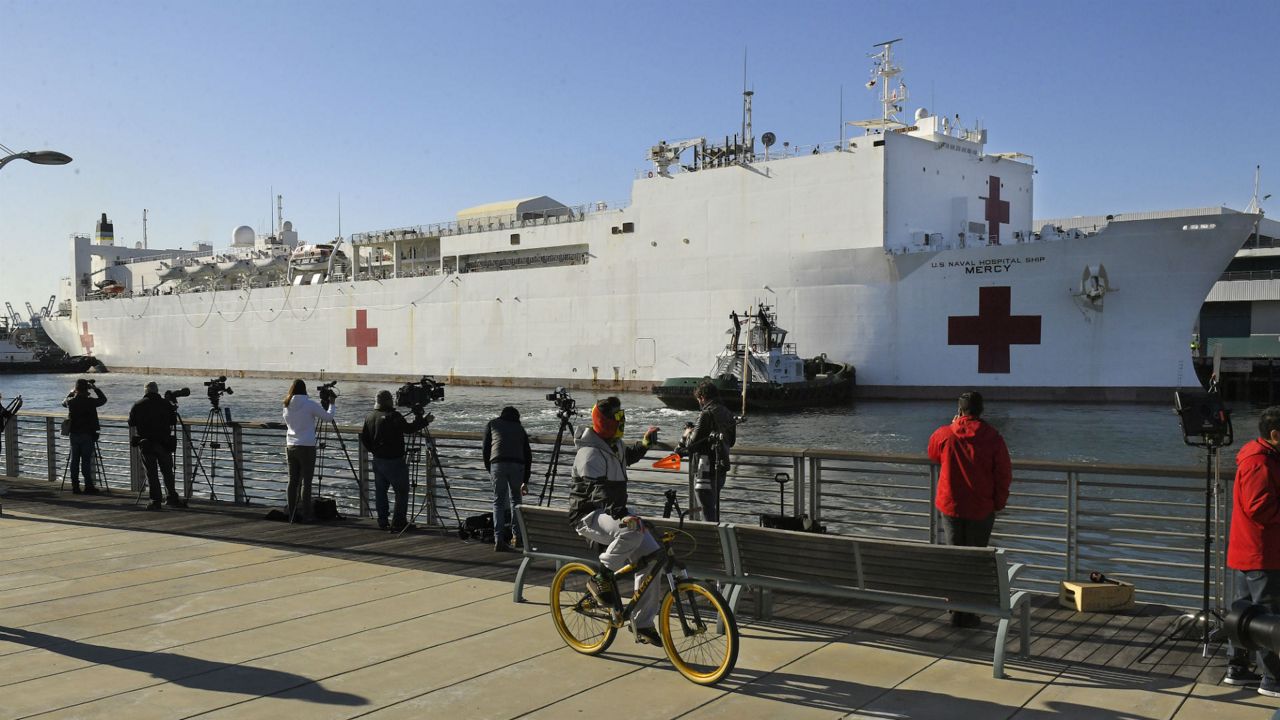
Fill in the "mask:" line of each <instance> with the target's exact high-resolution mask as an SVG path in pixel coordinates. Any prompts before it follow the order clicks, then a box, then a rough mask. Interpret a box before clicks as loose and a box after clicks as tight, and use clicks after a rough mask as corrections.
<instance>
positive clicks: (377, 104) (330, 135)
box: [0, 0, 1280, 304]
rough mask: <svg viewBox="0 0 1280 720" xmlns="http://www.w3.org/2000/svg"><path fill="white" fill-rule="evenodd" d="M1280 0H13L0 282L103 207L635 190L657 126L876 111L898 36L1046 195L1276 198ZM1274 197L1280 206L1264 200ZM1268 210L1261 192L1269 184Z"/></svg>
mask: <svg viewBox="0 0 1280 720" xmlns="http://www.w3.org/2000/svg"><path fill="white" fill-rule="evenodd" d="M1277 28H1280V3H1277V2H1275V1H1274V0H1271V1H1267V2H1227V3H1212V4H1211V3H1208V2H1203V3H1190V2H1128V1H1116V0H1112V1H1110V2H1070V3H1050V2H1035V1H1031V0H1028V1H1025V2H981V1H977V0H971V1H966V2H956V1H955V0H951V1H949V2H933V1H931V0H929V1H926V0H914V1H913V2H791V3H787V2H777V0H770V1H769V2H756V1H754V0H745V1H743V2H661V3H657V2H613V1H610V0H596V1H594V2H553V3H528V2H506V1H504V2H483V1H474V0H473V1H472V2H430V3H428V2H401V1H398V0H381V1H377V2H350V1H347V2H318V1H317V2H295V1H292V0H272V1H270V2H261V1H253V2H250V1H247V0H224V1H223V2H216V3H215V2H206V1H203V0H190V1H187V0H171V1H167V2H140V1H132V0H120V1H118V2H110V3H104V2H101V0H93V1H90V2H80V1H64V2H32V1H30V0H20V1H17V2H14V1H13V0H0V34H2V38H3V39H2V40H0V79H2V84H0V143H3V144H5V145H8V146H9V147H11V148H13V149H14V150H18V151H22V150H28V149H40V148H51V149H56V150H61V151H63V152H66V153H68V154H70V155H72V156H73V157H74V158H75V162H74V163H73V164H71V165H68V166H65V167H38V166H35V165H31V164H28V163H11V164H10V165H8V166H6V167H5V168H4V170H2V171H0V249H2V252H3V256H2V257H3V262H0V300H10V301H14V302H15V303H18V302H21V301H25V300H30V301H31V302H32V303H33V304H37V303H38V304H43V301H44V300H45V299H46V298H48V296H49V294H51V293H52V292H54V290H55V289H56V283H57V279H58V278H59V277H62V276H64V275H66V274H68V259H67V258H68V252H69V251H68V249H67V248H68V243H67V239H68V238H69V237H70V235H72V234H73V233H77V232H81V233H88V232H91V231H92V230H93V225H94V221H95V220H96V218H97V217H98V214H99V213H101V212H107V213H108V214H109V215H110V216H111V218H112V219H113V220H114V221H115V227H116V236H117V239H118V241H121V240H122V241H124V242H127V243H129V244H132V243H134V242H136V241H139V240H141V238H142V210H143V208H147V209H148V210H149V218H150V222H149V225H148V228H149V237H150V240H151V244H152V246H153V247H176V246H182V247H188V246H190V245H191V244H192V243H194V242H198V241H206V242H212V243H213V244H214V245H215V246H217V247H224V246H226V245H227V244H228V242H229V239H230V234H231V230H232V229H233V228H234V227H236V226H237V225H240V224H249V225H253V226H254V227H256V228H258V229H260V230H263V229H267V228H268V227H269V226H270V223H271V207H272V200H271V190H272V188H274V190H275V192H277V193H281V194H283V195H284V196H285V217H286V219H290V220H292V221H293V222H294V224H295V226H296V227H297V229H298V230H299V231H300V233H301V235H302V238H303V239H304V240H310V241H322V240H325V239H328V238H331V237H332V236H333V235H335V234H336V232H337V230H338V226H337V216H338V213H337V203H338V197H339V195H341V197H342V232H343V233H344V234H346V235H349V234H351V233H352V232H358V231H363V230H374V229H379V228H386V227H395V226H402V225H413V224H422V223H429V222H437V221H443V220H449V219H451V218H452V217H453V214H454V213H455V212H456V211H457V210H459V209H461V208H463V207H467V206H470V205H475V204H479V203H483V202H489V201H494V200H501V199H507V198H513V197H521V196H527V195H541V194H546V195H550V196H552V197H555V198H557V199H559V200H561V201H564V202H567V203H571V204H575V203H581V202H589V201H595V200H610V201H612V200H623V199H626V198H627V197H628V195H629V193H630V182H631V178H632V176H633V173H634V171H635V170H637V169H641V168H644V167H645V166H646V163H645V161H644V154H645V151H646V149H647V148H648V147H649V146H650V145H651V144H653V143H654V142H656V141H657V140H660V139H679V138H685V137H693V136H699V135H707V136H709V137H716V136H723V135H724V134H726V133H732V132H734V130H735V128H736V127H737V125H738V123H739V113H740V95H739V93H740V91H741V83H742V56H743V51H744V49H746V50H747V51H748V53H749V71H750V84H751V85H752V87H753V88H754V89H755V91H756V96H755V128H756V132H757V135H758V134H759V133H761V132H763V131H765V130H771V131H773V132H774V133H776V134H777V135H778V137H779V140H780V141H781V140H789V141H791V142H793V143H795V144H800V145H805V144H812V143H815V142H819V141H821V142H831V141H834V140H835V139H836V138H837V137H838V133H839V126H838V122H839V96H840V88H841V85H843V86H844V96H845V100H844V107H845V116H846V118H847V119H855V118H862V117H870V116H872V115H874V114H876V113H877V107H876V105H875V103H874V101H873V97H872V95H871V93H870V92H868V91H867V90H865V89H864V88H863V83H864V82H865V81H866V79H867V73H868V67H869V66H868V63H867V59H866V55H867V53H868V51H870V49H871V45H872V44H874V43H876V42H880V41H882V40H887V39H891V38H895V37H903V38H905V41H904V42H903V43H902V44H901V45H900V46H899V58H900V60H901V61H902V63H903V64H904V66H905V68H906V75H905V78H906V81H907V83H908V86H909V87H910V88H911V91H912V93H913V97H912V100H911V102H910V106H911V108H914V107H917V106H921V105H923V106H929V107H930V108H931V109H933V110H935V111H937V112H940V113H945V114H949V115H950V114H954V113H960V115H961V116H962V118H966V119H981V120H982V122H983V124H984V125H985V126H986V127H987V128H988V129H989V131H990V142H989V144H988V150H989V151H992V152H1000V151H1014V150H1016V151H1022V152H1026V153H1029V154H1031V155H1033V156H1034V157H1035V160H1036V165H1037V167H1038V168H1039V175H1038V176H1037V186H1036V194H1035V202H1036V207H1035V213H1036V216H1037V217H1050V216H1060V215H1080V214H1094V213H1106V212H1125V211H1136V210H1148V209H1162V208H1175V207H1187V206H1205V205H1216V204H1226V205H1229V206H1231V207H1236V208H1243V207H1244V206H1245V204H1246V203H1247V202H1248V200H1249V197H1250V195H1251V194H1252V183H1253V168H1254V166H1255V165H1257V164H1261V165H1262V166H1263V187H1264V192H1277V197H1280V142H1278V141H1277V139H1276V128H1277V126H1278V125H1280V79H1278V78H1280V52H1278V51H1277V49H1276V45H1275V33H1276V29H1277ZM1273 204H1275V203H1273ZM1264 207H1265V205H1264Z"/></svg>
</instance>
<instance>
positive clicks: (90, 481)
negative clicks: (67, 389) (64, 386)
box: [62, 378, 107, 495]
mask: <svg viewBox="0 0 1280 720" xmlns="http://www.w3.org/2000/svg"><path fill="white" fill-rule="evenodd" d="M90 390H93V393H94V395H95V396H96V397H90V396H89V391H90ZM106 404H107V396H106V394H105V393H103V392H102V390H100V389H99V388H98V386H97V385H95V384H94V382H93V381H92V380H89V379H87V378H80V379H79V380H76V386H75V389H73V390H72V391H71V394H69V395H67V399H66V400H63V401H62V406H63V407H65V408H66V409H67V434H68V437H69V439H70V440H71V459H70V462H71V492H73V493H75V494H77V495H79V494H80V475H81V474H82V473H83V474H84V492H85V494H86V495H97V494H98V486H97V485H95V484H94V478H93V455H94V453H95V452H96V448H97V444H98V430H100V429H101V426H100V425H99V424H98V408H100V407H102V406H103V405H106Z"/></svg>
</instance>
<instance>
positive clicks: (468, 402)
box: [0, 373, 1262, 467]
mask: <svg viewBox="0 0 1280 720" xmlns="http://www.w3.org/2000/svg"><path fill="white" fill-rule="evenodd" d="M76 377H77V376H72V375H4V376H0V393H2V394H3V395H4V401H5V402H6V403H7V402H9V401H10V400H11V399H12V398H13V397H15V396H17V395H22V396H23V398H24V408H25V409H27V410H43V411H49V412H57V411H59V410H60V409H61V408H60V405H61V402H62V399H63V398H64V397H65V396H66V394H67V392H68V391H69V390H70V388H71V386H72V385H73V384H74V382H75V379H76ZM92 377H94V378H95V379H96V381H97V383H98V385H99V387H101V388H102V389H103V392H105V393H106V394H107V398H108V400H107V404H106V406H104V407H103V408H101V410H100V412H101V413H103V414H106V415H127V414H128V412H129V408H130V406H131V405H132V404H133V402H134V401H136V400H137V399H138V398H140V397H142V392H143V385H144V384H145V383H147V382H149V381H152V380H154V381H155V382H157V383H158V384H159V385H160V389H161V391H165V390H174V389H178V388H182V387H187V388H190V389H191V396H190V397H187V398H183V399H182V400H181V405H180V409H181V412H182V414H183V416H184V417H186V418H187V419H189V420H197V419H201V418H203V417H204V416H205V415H206V414H207V412H208V410H209V408H210V403H209V401H208V399H207V397H206V395H205V386H204V385H203V384H202V383H203V382H204V381H207V380H209V378H203V377H175V376H164V375H134V374H117V373H107V374H100V375H94V376H92ZM306 380H307V381H308V389H309V391H310V394H311V396H312V397H316V396H317V393H316V390H315V388H316V386H317V385H318V384H319V382H320V381H318V380H313V379H310V378H306ZM227 385H228V386H229V387H230V388H231V389H232V391H233V393H232V394H230V395H225V396H223V397H222V400H221V402H222V406H223V407H226V408H230V409H231V413H232V418H233V419H234V420H240V421H279V420H280V414H281V401H282V399H283V396H284V393H285V391H286V390H287V389H288V386H289V383H288V381H285V380H279V379H261V378H245V379H240V378H231V379H229V380H228V381H227ZM383 389H387V390H394V389H395V385H393V384H391V383H380V384H379V383H363V382H341V383H339V384H338V390H339V392H340V393H341V395H340V397H339V400H338V422H339V423H340V424H344V425H358V424H360V423H361V422H362V420H363V418H364V416H365V415H366V414H367V413H368V412H369V410H371V409H372V407H373V397H374V395H375V394H376V393H377V392H378V391H379V390H383ZM552 389H553V388H551V387H547V388H493V387H470V386H448V387H446V390H445V399H444V400H443V401H441V402H438V403H434V404H432V405H431V407H430V408H429V410H430V411H431V412H432V413H433V414H435V416H436V421H435V423H434V424H433V425H432V427H433V428H435V429H437V430H456V431H472V432H479V431H482V430H483V429H484V426H485V423H486V422H488V421H489V420H490V419H491V418H493V417H495V416H496V415H497V414H498V412H499V411H500V410H501V409H502V407H503V406H505V405H512V406H514V407H516V408H517V409H519V410H520V413H521V416H522V419H523V422H524V424H525V427H526V428H527V429H528V431H529V432H530V433H533V434H543V433H545V434H554V433H555V431H556V428H557V425H558V421H557V419H556V415H555V413H556V409H555V407H554V405H553V404H552V403H551V402H549V401H547V400H546V397H545V396H546V394H547V393H549V392H550V391H551V390H552ZM572 394H573V397H574V398H575V400H576V401H577V405H578V409H579V411H580V414H579V417H578V418H576V419H575V420H576V421H577V423H578V424H581V423H582V422H583V421H584V418H586V417H588V416H589V410H590V407H591V403H592V402H594V400H595V396H594V395H592V394H591V393H588V392H582V391H578V392H574V393H572ZM600 396H601V397H603V396H604V394H603V393H602V394H601V395H600ZM621 397H622V399H623V405H624V407H625V408H626V410H627V421H628V429H629V434H630V435H631V436H632V437H636V438H638V437H639V436H640V434H641V433H642V432H643V431H644V428H646V427H647V426H649V425H657V426H659V427H660V428H661V429H662V431H663V432H662V434H661V436H660V437H661V438H662V439H665V440H668V441H672V442H674V441H675V440H677V439H678V438H679V436H680V431H681V429H682V428H683V426H684V423H685V422H688V421H693V420H696V414H695V413H691V412H687V411H680V410H672V409H669V408H667V407H665V406H663V405H662V404H661V403H660V402H658V400H657V399H656V398H655V397H653V396H652V395H643V394H634V393H624V394H622V395H621ZM730 407H732V404H730ZM1230 409H1231V410H1232V413H1233V421H1234V425H1235V430H1236V437H1237V440H1236V443H1235V445H1234V446H1233V448H1232V449H1227V450H1224V451H1223V455H1224V459H1227V458H1232V457H1234V454H1235V450H1234V448H1238V447H1239V446H1240V445H1241V444H1242V443H1243V442H1245V441H1247V440H1249V439H1251V438H1253V437H1254V436H1255V435H1256V429H1257V419H1258V415H1259V414H1260V412H1261V410H1262V408H1260V407H1253V406H1248V405H1239V406H1233V407H1231V408H1230ZM954 413H955V405H954V403H952V402H948V401H928V402H926V401H856V402H854V403H853V404H851V405H849V406H848V407H840V408H824V409H820V410H813V411H809V412H800V413H793V414H785V415H784V414H752V415H749V416H748V417H747V419H746V422H745V423H743V424H742V425H741V426H740V427H739V430H738V443H739V444H740V445H743V446H752V447H759V446H780V447H788V448H822V449H830V450H851V451H859V452H874V453H896V454H922V453H923V452H924V449H925V446H926V444H927V443H928V440H929V435H930V434H931V433H932V432H933V430H934V429H935V428H937V427H938V426H939V425H941V424H943V423H946V422H949V421H950V419H951V417H952V415H953V414H954ZM986 419H987V420H988V421H989V422H990V423H992V424H993V425H995V427H996V428H997V429H999V430H1000V432H1001V434H1003V435H1004V437H1005V441H1006V443H1007V444H1008V446H1009V452H1010V454H1011V455H1012V456H1013V457H1014V459H1018V460H1053V461H1064V462H1101V463H1122V464H1151V465H1171V466H1187V467H1195V466H1198V465H1201V464H1202V463H1203V462H1204V453H1203V450H1200V449H1198V448H1195V447H1189V446H1187V445H1186V444H1185V443H1183V440H1182V432H1181V429H1180V427H1179V424H1178V418H1177V416H1176V415H1175V414H1174V412H1173V398H1172V397H1170V398H1169V404H1168V405H1157V404H1061V403H1032V402H1010V403H1003V402H991V401H988V404H987V413H986ZM1226 464H1228V465H1229V464H1230V463H1229V462H1228V463H1226Z"/></svg>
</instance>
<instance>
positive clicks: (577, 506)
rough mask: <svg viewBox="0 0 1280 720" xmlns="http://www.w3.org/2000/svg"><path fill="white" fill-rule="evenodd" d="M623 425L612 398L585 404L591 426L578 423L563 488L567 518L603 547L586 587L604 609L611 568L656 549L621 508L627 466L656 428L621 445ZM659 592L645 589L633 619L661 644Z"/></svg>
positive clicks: (640, 634) (610, 602)
mask: <svg viewBox="0 0 1280 720" xmlns="http://www.w3.org/2000/svg"><path fill="white" fill-rule="evenodd" d="M625 427H626V414H625V413H624V412H623V411H622V401H621V400H619V399H618V398H616V397H607V398H605V399H604V400H601V401H599V402H597V403H596V404H595V406H594V407H592V408H591V427H589V428H584V429H583V431H582V434H581V435H579V436H578V438H577V440H576V441H575V445H576V446H577V448H578V453H577V455H576V456H575V457H574V460H573V474H572V479H573V485H572V487H571V488H570V490H569V522H571V523H573V526H574V529H575V530H576V531H577V532H578V534H579V535H581V536H583V537H584V538H586V539H588V540H590V541H592V542H597V543H600V544H601V545H605V546H606V547H605V550H604V552H603V553H601V554H600V564H601V565H603V566H604V567H605V571H604V572H601V573H600V574H599V575H597V576H596V582H595V583H594V584H592V585H590V586H589V587H588V590H589V591H590V592H591V594H592V595H593V596H595V598H596V601H597V602H599V603H600V604H601V605H603V606H605V607H610V608H612V607H615V603H616V601H617V587H616V586H615V584H614V581H613V572H615V571H617V570H620V569H622V568H623V567H625V566H626V565H627V564H628V563H633V564H637V565H638V564H639V563H640V562H641V559H642V558H644V557H645V556H647V555H649V554H650V553H654V552H658V550H659V549H660V548H659V545H658V542H657V540H654V538H653V536H652V535H650V534H649V533H648V531H646V530H645V527H644V524H643V523H642V522H641V521H640V518H639V516H636V515H632V514H631V511H630V510H629V509H628V508H627V466H628V465H633V464H635V463H637V462H639V461H640V459H641V458H643V457H644V456H645V453H647V452H648V450H649V446H650V445H652V444H653V442H654V441H655V440H656V439H657V437H658V428H656V427H651V428H649V430H648V431H647V432H645V434H644V437H643V438H642V439H641V440H640V441H639V442H636V443H632V444H630V445H626V444H624V443H623V442H622V435H623V430H624V428H625ZM643 581H644V574H643V573H636V576H635V588H636V591H637V592H639V590H640V584H641V583H642V582H643ZM659 595H660V593H654V592H650V593H647V594H646V596H645V597H643V598H641V602H640V604H639V605H638V606H637V607H636V613H635V617H634V620H633V621H634V626H635V628H636V637H637V638H639V639H641V640H643V641H644V642H647V643H649V644H650V645H657V646H659V647H661V646H662V638H661V637H660V636H659V634H658V631H657V630H656V629H655V628H654V626H653V623H654V616H655V615H656V614H657V610H658V599H659Z"/></svg>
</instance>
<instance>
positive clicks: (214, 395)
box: [204, 375, 235, 407]
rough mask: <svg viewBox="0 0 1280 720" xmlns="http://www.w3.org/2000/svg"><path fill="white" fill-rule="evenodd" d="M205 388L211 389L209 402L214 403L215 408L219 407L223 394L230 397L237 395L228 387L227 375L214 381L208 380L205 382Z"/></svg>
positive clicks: (220, 376)
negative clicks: (219, 400)
mask: <svg viewBox="0 0 1280 720" xmlns="http://www.w3.org/2000/svg"><path fill="white" fill-rule="evenodd" d="M204 386H205V387H207V388H209V402H211V403H213V405H214V407H217V405H218V399H219V398H221V397H222V394H223V393H226V394H228V395H234V394H235V392H233V391H232V390H231V388H229V387H227V376H226V375H219V376H218V377H216V378H214V379H212V380H208V381H206V382H205V384H204Z"/></svg>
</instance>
